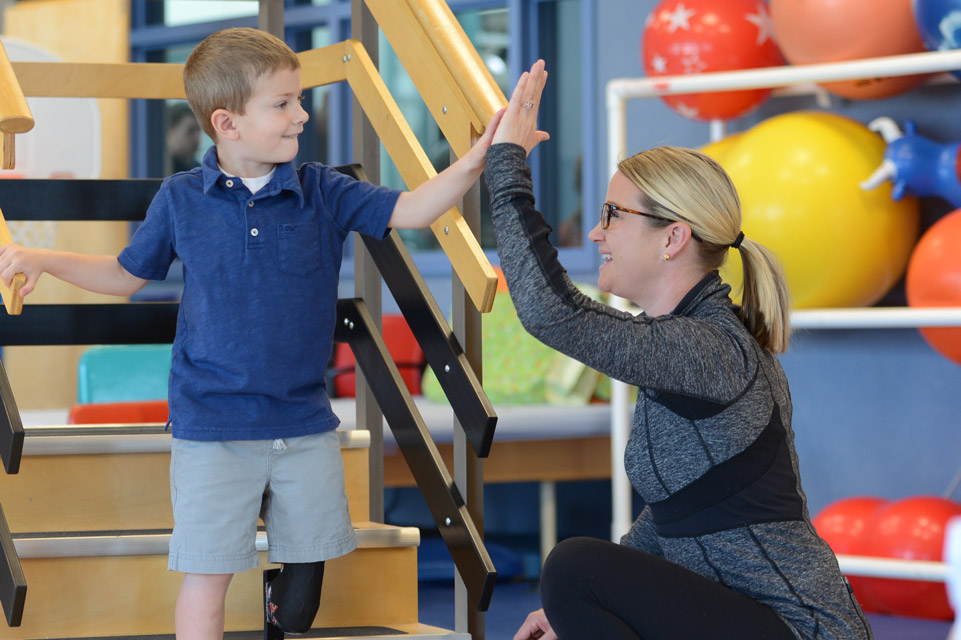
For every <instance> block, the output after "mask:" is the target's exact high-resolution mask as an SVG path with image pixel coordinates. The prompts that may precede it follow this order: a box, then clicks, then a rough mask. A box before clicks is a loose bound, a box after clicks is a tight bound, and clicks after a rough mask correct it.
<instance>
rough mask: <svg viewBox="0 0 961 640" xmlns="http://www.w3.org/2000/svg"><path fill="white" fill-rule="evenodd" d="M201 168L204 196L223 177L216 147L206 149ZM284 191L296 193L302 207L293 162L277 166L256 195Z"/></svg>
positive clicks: (300, 193)
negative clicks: (268, 180)
mask: <svg viewBox="0 0 961 640" xmlns="http://www.w3.org/2000/svg"><path fill="white" fill-rule="evenodd" d="M201 168H202V173H203V179H204V195H206V194H208V193H209V192H210V190H211V189H213V188H214V186H215V185H216V184H217V181H218V180H220V179H221V178H223V177H224V174H223V172H222V171H221V170H220V167H219V166H218V164H217V147H216V145H215V146H212V147H210V148H209V149H207V152H206V153H205V154H204V159H203V162H202V163H201ZM285 189H286V190H288V191H293V192H294V193H296V194H297V198H298V199H299V201H300V206H301V207H303V206H304V191H303V189H301V186H300V180H299V179H298V176H297V171H296V170H295V169H294V163H293V162H286V163H284V164H279V165H277V170H276V171H274V176H273V177H272V178H271V179H270V182H268V183H267V185H266V186H264V188H263V189H261V190H260V191H258V192H257V193H261V192H263V193H265V194H266V195H269V196H275V195H277V194H279V193H280V192H281V191H283V190H285Z"/></svg>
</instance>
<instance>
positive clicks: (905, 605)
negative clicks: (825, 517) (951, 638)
mask: <svg viewBox="0 0 961 640" xmlns="http://www.w3.org/2000/svg"><path fill="white" fill-rule="evenodd" d="M958 515H961V504H958V503H957V502H954V501H953V500H947V499H944V498H939V497H937V496H917V497H913V498H905V499H903V500H898V501H897V502H893V503H891V504H889V505H887V506H884V507H881V508H880V509H878V511H877V513H875V515H874V517H873V518H872V519H871V521H870V522H869V523H868V533H867V538H866V545H865V550H866V553H867V555H871V556H876V557H882V558H900V559H902V560H930V561H935V562H940V561H941V560H942V554H943V553H944V532H945V528H946V527H947V523H948V521H949V520H950V519H951V518H953V517H955V516H958ZM864 586H865V589H866V591H867V592H868V594H869V596H870V598H872V600H873V601H875V602H876V603H878V604H879V605H880V606H881V607H883V608H884V610H885V611H886V612H887V613H891V614H894V615H898V616H909V617H913V618H931V619H935V620H953V619H954V613H953V612H952V611H951V605H950V603H949V602H948V595H947V592H946V590H945V587H944V584H943V583H940V582H922V581H919V580H895V579H891V578H871V579H870V580H865V581H864Z"/></svg>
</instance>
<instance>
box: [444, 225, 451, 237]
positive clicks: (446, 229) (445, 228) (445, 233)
mask: <svg viewBox="0 0 961 640" xmlns="http://www.w3.org/2000/svg"><path fill="white" fill-rule="evenodd" d="M449 234H450V227H447V226H445V227H444V235H445V236H446V235H449Z"/></svg>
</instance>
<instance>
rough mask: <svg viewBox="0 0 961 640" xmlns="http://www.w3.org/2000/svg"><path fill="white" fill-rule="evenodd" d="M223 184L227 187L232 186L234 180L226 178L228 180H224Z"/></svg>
mask: <svg viewBox="0 0 961 640" xmlns="http://www.w3.org/2000/svg"><path fill="white" fill-rule="evenodd" d="M224 184H226V185H227V186H228V187H232V186H234V181H233V180H228V181H227V182H225V183H224Z"/></svg>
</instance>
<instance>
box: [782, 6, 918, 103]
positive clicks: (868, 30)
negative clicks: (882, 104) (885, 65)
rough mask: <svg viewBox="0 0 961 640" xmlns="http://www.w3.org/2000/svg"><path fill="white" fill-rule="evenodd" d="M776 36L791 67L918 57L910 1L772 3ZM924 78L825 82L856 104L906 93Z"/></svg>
mask: <svg viewBox="0 0 961 640" xmlns="http://www.w3.org/2000/svg"><path fill="white" fill-rule="evenodd" d="M771 18H772V20H773V22H774V33H775V34H777V40H778V44H780V46H781V51H782V52H783V53H784V57H785V58H787V59H788V61H789V62H790V63H791V64H816V63H822V62H840V61H844V60H858V59H862V58H876V57H882V56H894V55H901V54H906V53H920V52H922V51H924V50H925V48H924V44H923V43H922V42H921V36H920V35H919V34H918V30H917V28H916V27H915V23H914V15H913V14H912V11H911V0H771ZM925 77H926V75H914V76H893V77H887V78H863V79H858V80H851V81H846V82H828V83H824V84H822V85H821V86H822V87H824V88H825V89H826V90H828V91H830V92H831V93H833V94H836V95H839V96H842V97H845V98H852V99H855V100H870V99H876V98H887V97H890V96H895V95H898V94H900V93H904V92H906V91H910V90H911V89H914V88H915V87H917V86H919V85H920V84H921V83H922V82H924V79H925Z"/></svg>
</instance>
